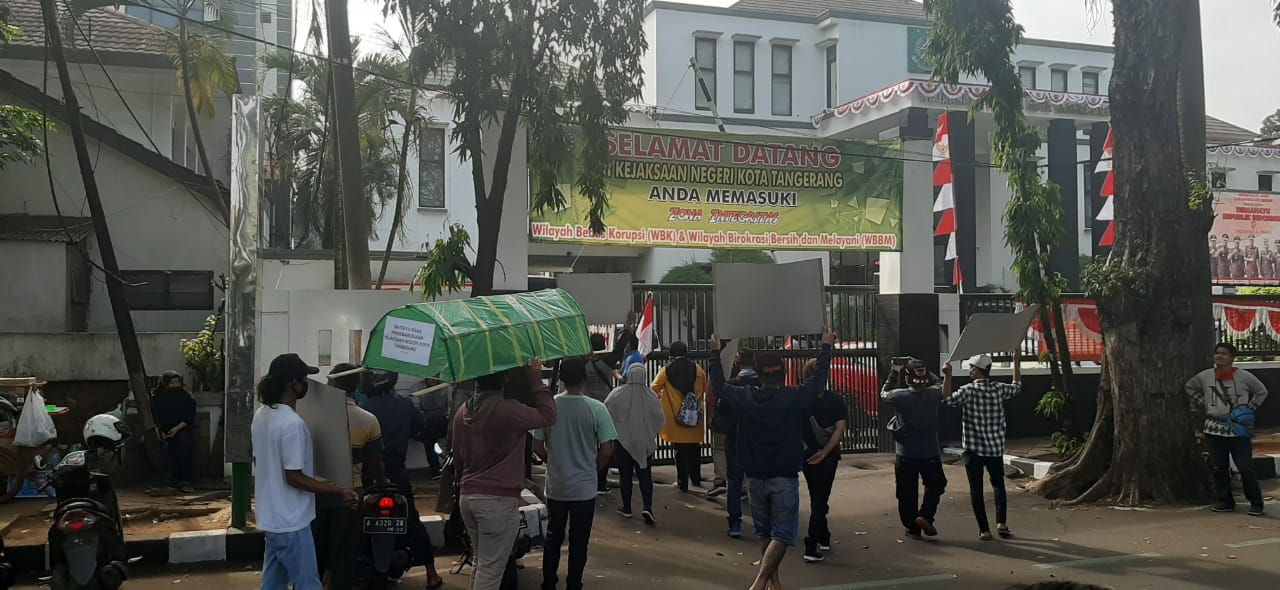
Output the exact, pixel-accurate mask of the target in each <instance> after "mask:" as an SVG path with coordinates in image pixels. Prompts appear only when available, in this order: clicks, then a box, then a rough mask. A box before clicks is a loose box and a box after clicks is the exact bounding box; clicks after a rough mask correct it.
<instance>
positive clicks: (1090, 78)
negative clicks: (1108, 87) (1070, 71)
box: [1080, 72, 1099, 94]
mask: <svg viewBox="0 0 1280 590" xmlns="http://www.w3.org/2000/svg"><path fill="white" fill-rule="evenodd" d="M1098 90H1099V86H1098V72H1085V73H1083V74H1081V76H1080V92H1083V93H1085V94H1098V93H1099V92H1098Z"/></svg>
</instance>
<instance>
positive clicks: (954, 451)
mask: <svg viewBox="0 0 1280 590" xmlns="http://www.w3.org/2000/svg"><path fill="white" fill-rule="evenodd" d="M942 452H943V454H945V455H952V456H956V457H960V456H963V455H964V449H960V448H955V447H947V448H944V449H942ZM1004 465H1005V467H1014V468H1017V469H1018V470H1019V471H1021V472H1022V473H1024V474H1026V476H1027V477H1030V478H1031V479H1044V477H1045V476H1046V475H1049V468H1050V467H1053V463H1052V462H1050V461H1034V460H1031V459H1024V458H1022V457H1015V456H1013V455H1005V456H1004ZM1253 470H1254V471H1255V472H1256V473H1257V474H1258V479H1280V455H1259V456H1255V457H1254V458H1253ZM1232 472H1235V473H1238V471H1236V469H1235V463H1234V462H1233V463H1232Z"/></svg>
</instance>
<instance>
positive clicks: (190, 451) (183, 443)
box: [164, 428, 196, 486]
mask: <svg viewBox="0 0 1280 590" xmlns="http://www.w3.org/2000/svg"><path fill="white" fill-rule="evenodd" d="M164 448H165V455H166V456H167V458H168V460H169V483H171V484H173V485H174V486H177V485H180V484H189V483H191V468H192V466H193V465H195V461H196V437H195V434H194V433H193V432H191V429H189V428H188V429H185V430H183V431H182V432H179V433H178V434H177V435H176V436H174V437H173V438H171V439H168V440H166V441H165V443H164Z"/></svg>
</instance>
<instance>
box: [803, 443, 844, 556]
mask: <svg viewBox="0 0 1280 590" xmlns="http://www.w3.org/2000/svg"><path fill="white" fill-rule="evenodd" d="M839 466H840V461H838V460H837V459H836V458H835V457H827V458H826V459H825V460H823V461H822V462H821V463H818V464H817V465H810V464H808V463H805V464H804V482H805V484H807V485H808V486H809V540H810V541H811V542H814V543H818V544H820V545H831V529H829V528H827V512H829V511H830V509H831V507H830V506H829V505H828V501H829V500H830V499H831V488H832V486H834V485H835V482H836V468H837V467H839Z"/></svg>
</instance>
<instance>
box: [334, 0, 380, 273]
mask: <svg viewBox="0 0 1280 590" xmlns="http://www.w3.org/2000/svg"><path fill="white" fill-rule="evenodd" d="M325 6H326V8H327V16H328V18H329V57H330V58H331V59H332V61H331V62H330V70H331V71H332V74H331V76H332V78H331V79H332V80H333V105H334V115H335V117H334V118H335V123H336V125H335V129H337V131H338V134H337V139H338V142H337V148H338V172H339V174H338V176H339V177H340V178H341V180H342V183H341V184H342V191H341V193H342V225H343V234H344V242H345V246H346V255H345V259H346V265H347V277H348V285H347V288H349V289H368V288H369V287H370V286H372V281H371V280H370V277H369V220H368V207H367V205H366V203H365V198H364V181H363V179H362V176H363V174H362V172H363V171H362V170H361V168H360V166H361V163H360V129H359V121H358V120H357V113H356V89H355V77H354V74H353V73H352V70H351V32H350V28H349V27H348V25H347V3H346V2H344V1H343V0H326V2H325Z"/></svg>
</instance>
